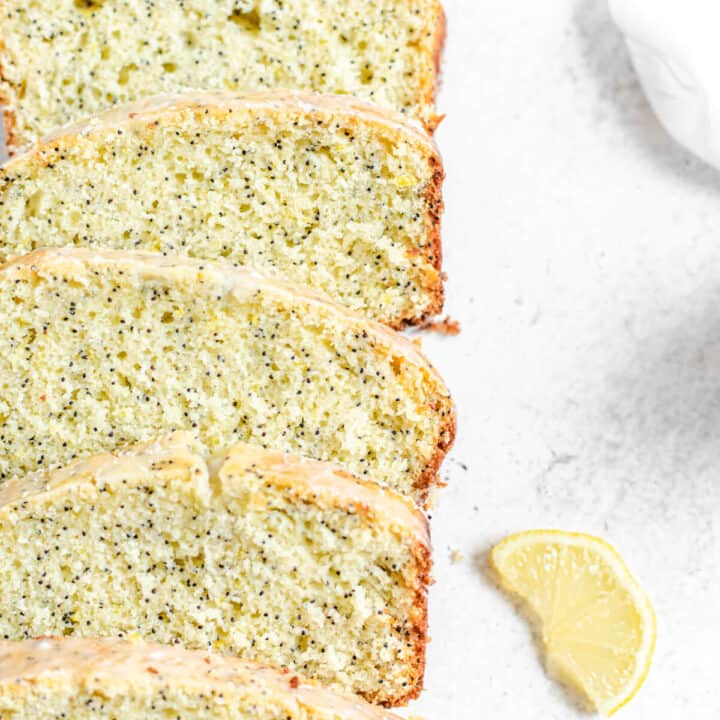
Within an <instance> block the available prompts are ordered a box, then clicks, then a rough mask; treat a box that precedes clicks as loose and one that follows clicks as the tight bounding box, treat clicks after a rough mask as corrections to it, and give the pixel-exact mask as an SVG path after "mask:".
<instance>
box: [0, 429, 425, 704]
mask: <svg viewBox="0 0 720 720" xmlns="http://www.w3.org/2000/svg"><path fill="white" fill-rule="evenodd" d="M429 563H430V560H429V540H428V535H427V523H426V520H425V518H424V517H423V516H422V514H421V513H420V511H419V510H417V509H416V508H415V507H414V506H413V504H412V503H411V501H409V500H407V499H405V498H402V497H401V496H399V495H397V494H395V493H392V492H391V491H389V490H385V489H383V488H381V487H380V486H378V485H374V484H370V483H365V484H362V483H361V482H359V481H356V480H354V479H353V478H352V476H350V475H348V474H347V473H343V472H341V471H339V470H337V469H335V468H333V467H328V466H327V465H325V464H322V463H317V462H307V461H303V460H302V459H299V458H293V457H289V456H285V455H282V454H279V453H271V452H268V451H263V450H262V449H260V448H255V447H251V446H243V445H240V446H235V447H233V448H230V449H229V450H226V451H224V452H223V453H222V454H219V455H217V456H215V457H211V458H210V459H207V457H206V454H205V451H204V449H203V448H202V446H200V445H198V444H196V443H193V441H192V440H191V439H189V438H188V436H187V434H186V433H176V434H174V435H172V436H170V437H169V438H164V439H161V440H159V441H156V442H152V443H148V444H146V445H143V446H140V447H138V448H135V449H131V450H129V451H126V452H125V453H124V454H122V453H116V454H115V455H114V456H113V455H106V456H99V457H96V458H92V459H89V460H87V461H79V462H78V463H76V464H75V465H74V466H71V467H69V468H65V469H63V470H61V471H59V472H55V473H38V474H35V475H33V476H32V477H28V478H25V479H18V480H13V481H9V482H8V483H6V484H5V486H3V487H2V488H0V586H2V588H3V592H2V593H1V594H0V638H2V639H6V640H21V639H30V638H33V637H37V636H46V635H53V636H85V637H136V636H138V637H141V638H144V639H147V640H152V641H156V642H160V643H167V644H174V643H181V644H182V645H183V646H185V647H188V648H194V649H212V650H214V651H217V652H219V653H223V654H228V655H233V656H240V657H245V658H248V659H253V660H261V661H265V662H270V663H273V664H277V665H280V666H283V667H288V668H290V669H292V670H294V671H297V672H300V673H302V674H303V675H307V676H309V677H312V678H315V679H317V680H320V681H322V682H324V683H327V684H329V685H331V686H338V687H341V688H343V689H345V690H349V691H352V692H355V693H358V694H361V695H363V696H365V697H366V698H368V699H370V700H372V701H375V702H379V703H382V704H389V705H393V704H398V703H403V702H405V701H406V700H407V699H408V698H410V697H414V696H415V695H416V694H417V692H418V691H419V689H420V687H421V685H422V675H423V670H424V652H425V651H424V645H425V628H426V592H427V583H428V579H429V578H428V572H429ZM195 701H197V700H195ZM73 717H75V716H73Z"/></svg>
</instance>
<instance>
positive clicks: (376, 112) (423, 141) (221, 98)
mask: <svg viewBox="0 0 720 720" xmlns="http://www.w3.org/2000/svg"><path fill="white" fill-rule="evenodd" d="M186 110H196V111H204V110H207V111H208V112H213V113H217V114H219V115H221V116H227V115H231V114H232V113H238V112H240V113H241V112H252V113H263V114H264V113H269V114H272V113H274V114H278V115H280V116H292V115H317V116H321V117H323V118H325V119H327V118H333V117H336V116H341V117H342V118H343V120H344V121H345V122H348V121H352V120H355V121H356V122H358V123H360V122H365V123H368V124H376V125H378V126H379V127H380V128H381V129H383V130H385V131H387V132H390V133H396V134H400V135H405V136H408V137H412V138H413V139H414V140H415V141H416V142H417V143H419V144H420V145H422V146H424V147H425V148H427V150H428V152H430V153H432V154H435V155H437V154H438V150H437V146H436V145H435V143H434V141H433V140H432V138H431V137H430V136H429V135H428V134H427V133H426V132H425V131H424V130H423V128H422V125H420V123H418V122H417V121H416V120H413V119H412V118H408V117H407V116H406V115H402V114H401V113H398V112H394V111H393V110H389V109H386V108H381V107H379V106H377V105H373V104H372V103H369V102H365V101H364V100H360V99H358V98H354V97H352V96H350V95H329V94H320V93H313V92H307V91H301V90H269V91H266V92H251V93H250V92H249V93H234V92H224V91H213V90H193V91H190V92H187V93H163V94H160V95H154V96H152V97H148V98H143V99H141V100H136V101H134V102H130V103H126V104H124V105H118V106H116V107H113V108H110V109H109V110H106V111H105V112H102V113H99V114H98V115H95V116H93V117H90V118H86V119H84V120H79V121H77V122H72V123H70V124H68V125H66V126H65V127H62V128H58V129H56V130H54V131H53V132H51V133H49V134H47V135H46V136H45V137H44V138H42V140H40V142H39V145H49V144H52V143H54V142H55V141H56V140H59V139H61V138H65V137H72V136H73V135H89V134H93V133H95V132H103V131H108V130H117V129H118V128H121V127H123V126H124V125H127V124H131V125H132V124H135V123H137V124H140V125H145V124H148V125H149V124H151V123H153V122H162V121H163V120H164V119H165V118H166V117H167V116H168V115H173V114H180V113H182V112H183V111H186Z"/></svg>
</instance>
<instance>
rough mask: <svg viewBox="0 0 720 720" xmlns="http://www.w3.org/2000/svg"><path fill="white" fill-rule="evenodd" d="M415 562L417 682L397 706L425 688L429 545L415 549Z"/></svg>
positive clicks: (403, 703) (414, 611)
mask: <svg viewBox="0 0 720 720" xmlns="http://www.w3.org/2000/svg"><path fill="white" fill-rule="evenodd" d="M414 555H415V560H416V562H417V566H418V569H419V572H418V580H417V584H416V586H415V603H414V604H413V616H412V622H413V638H412V642H413V646H414V648H415V652H414V663H413V665H414V669H415V677H416V681H415V683H414V684H413V685H412V687H410V688H409V689H408V692H407V694H406V695H404V696H401V697H399V698H398V699H397V701H396V705H407V704H408V703H409V702H410V701H411V700H415V699H417V698H418V697H420V693H422V691H423V688H424V680H425V664H426V659H427V643H428V607H427V588H428V586H429V585H431V584H432V577H431V574H430V573H431V571H432V555H431V551H430V547H429V546H428V545H423V544H418V545H417V546H416V549H415V553H414Z"/></svg>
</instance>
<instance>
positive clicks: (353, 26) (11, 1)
mask: <svg viewBox="0 0 720 720" xmlns="http://www.w3.org/2000/svg"><path fill="white" fill-rule="evenodd" d="M444 33H445V28H444V17H443V12H442V8H441V6H440V3H439V1H438V0H372V2H360V1H359V0H354V1H352V2H347V1H346V0H343V2H335V1H332V0H263V2H259V1H258V0H184V1H183V2H178V1H177V0H153V1H152V2H149V1H140V0H133V2H127V0H53V2H43V1H42V0H32V1H31V2H28V0H4V1H3V3H2V12H1V14H0V37H2V49H1V50H0V65H1V66H2V76H1V80H0V91H1V92H2V94H3V96H4V102H5V104H6V106H7V107H6V113H7V114H6V120H5V123H6V127H7V128H8V132H9V136H10V144H11V146H12V147H13V148H17V147H18V146H19V145H21V144H24V143H27V142H30V141H34V140H36V139H37V138H38V137H40V136H42V135H44V134H45V133H47V132H49V131H50V130H51V129H52V128H54V127H56V126H58V125H62V124H64V123H66V122H67V121H68V120H74V119H78V118H81V117H84V116H85V115H88V114H93V113H95V112H98V111H99V110H103V109H105V108H107V107H109V106H111V105H114V104H117V103H122V102H127V101H129V100H136V99H139V98H141V97H144V96H146V95H151V94H154V93H159V92H177V91H179V90H185V89H187V88H203V89H220V90H226V89H227V90H267V89H272V88H297V89H303V90H315V91H320V92H330V93H340V94H349V95H355V96H357V97H360V98H364V99H367V100H371V101H374V102H376V103H378V104H379V105H381V106H383V107H386V108H390V109H393V110H396V111H399V112H402V113H405V114H407V115H408V116H410V117H412V118H417V119H418V120H420V121H421V122H423V123H424V124H425V125H426V126H427V127H428V128H432V127H434V126H435V124H436V122H437V117H436V115H435V110H434V94H435V85H436V79H437V70H438V62H439V56H440V52H441V48H442V43H443V40H444Z"/></svg>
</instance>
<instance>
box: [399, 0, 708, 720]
mask: <svg viewBox="0 0 720 720" xmlns="http://www.w3.org/2000/svg"><path fill="white" fill-rule="evenodd" d="M445 2H446V7H447V12H448V22H449V37H448V45H447V50H446V54H445V72H444V88H443V91H442V95H441V98H440V108H441V110H442V111H443V112H446V113H447V114H448V117H447V120H446V121H445V123H444V124H443V125H442V127H441V129H440V130H439V131H438V134H437V139H438V142H439V144H440V146H441V149H442V151H443V154H444V157H445V160H446V167H447V173H448V178H447V184H446V199H447V213H446V217H445V254H446V270H447V272H448V274H449V284H448V294H449V297H448V303H447V310H448V311H449V312H450V314H451V315H452V316H453V317H456V318H458V319H459V320H460V321H461V323H462V326H463V332H462V334H461V335H460V336H459V337H457V338H437V337H429V338H428V339H426V340H425V341H424V347H425V349H426V350H427V352H428V354H429V355H430V356H431V358H432V359H433V360H434V362H435V363H436V364H437V366H438V367H439V368H440V370H441V371H442V372H443V374H444V375H445V376H446V377H447V379H448V382H449V383H450V386H451V388H452V389H453V391H454V393H455V396H456V400H457V405H458V410H459V436H458V441H457V445H456V447H455V449H454V450H453V451H452V453H451V455H450V459H449V461H448V462H447V463H446V465H445V468H444V474H445V475H446V477H447V480H448V482H449V487H448V488H447V489H446V490H445V491H444V492H443V493H442V495H441V496H440V499H439V505H438V507H437V509H436V511H435V512H434V520H433V522H434V525H433V532H434V542H435V551H436V562H437V567H436V572H435V575H436V578H437V581H438V582H437V584H436V585H435V586H434V587H433V588H432V594H431V605H432V612H431V633H432V638H433V639H432V643H431V648H430V662H429V667H428V675H427V689H426V692H425V694H424V695H423V698H422V700H421V701H420V702H419V703H417V704H416V705H415V706H413V707H412V708H411V712H414V713H417V714H422V715H426V716H427V718H428V719H429V720H481V719H484V718H488V719H490V718H492V719H493V720H504V719H505V718H507V719H508V720H510V719H511V720H525V719H528V720H540V719H541V718H542V720H555V719H556V718H557V719H559V718H569V719H572V718H575V717H586V716H584V715H582V714H581V713H579V712H578V711H576V710H575V709H574V708H573V706H572V704H570V703H569V702H568V701H567V700H566V699H565V696H564V694H563V692H562V691H561V690H559V689H557V688H556V687H555V685H554V684H553V683H552V682H551V681H549V680H547V679H546V677H545V675H544V674H543V671H542V669H541V665H540V662H539V660H538V656H537V653H536V651H535V649H534V646H533V644H532V642H531V640H530V636H529V632H528V630H527V627H526V625H525V623H524V622H523V621H522V620H521V619H520V618H518V617H517V616H516V614H515V612H514V611H513V609H512V607H511V606H510V604H508V603H507V602H506V600H505V599H504V597H503V596H501V595H500V594H499V593H498V591H497V590H496V589H495V588H494V587H493V586H492V584H491V583H490V582H489V581H488V580H487V579H486V578H485V575H484V571H483V568H484V566H485V555H486V553H487V550H488V549H489V547H490V546H491V545H492V544H493V543H494V542H496V541H497V540H499V539H500V538H502V537H503V536H504V535H506V534H507V533H510V532H514V531H518V530H523V529H528V528H536V527H558V528H563V529H572V530H580V531H587V532H593V533H596V534H599V535H602V536H603V537H605V538H606V539H608V540H610V541H611V542H612V543H614V544H615V545H616V547H617V548H618V549H619V550H620V552H621V553H622V555H623V556H624V558H625V560H626V561H627V563H628V565H629V566H630V568H631V570H632V571H633V572H634V573H635V574H636V575H637V576H638V578H639V579H640V580H641V582H642V583H643V585H644V586H645V587H646V589H647V591H648V592H649V594H650V595H651V598H652V600H653V602H654V605H655V609H656V611H657V615H658V624H659V637H658V645H657V650H656V654H655V660H654V663H653V667H652V670H651V673H650V676H649V678H648V681H647V683H646V684H645V686H644V688H643V689H642V690H641V692H640V693H639V695H638V696H637V698H636V699H635V700H634V701H633V702H632V703H631V704H630V705H629V706H628V707H627V708H625V709H623V710H621V711H620V712H619V714H618V717H619V718H622V719H623V720H633V719H635V720H639V719H641V718H642V719H645V718H647V719H650V718H652V719H653V720H665V719H666V718H667V719H668V720H675V719H678V720H679V719H680V718H683V719H686V718H687V719H690V720H705V718H708V719H710V718H717V717H718V716H720V677H719V674H720V673H719V668H720V173H717V172H715V171H712V170H710V169H709V168H707V167H705V166H703V165H702V164H701V163H700V162H699V161H696V160H694V159H693V158H691V157H690V156H689V155H688V154H686V153H685V152H684V151H683V150H681V149H679V148H677V147H676V146H675V145H673V143H672V141H671V140H669V139H668V138H667V136H666V135H665V133H664V132H663V131H662V130H661V129H660V128H659V127H658V125H657V123H656V121H655V120H654V118H653V116H652V114H651V112H650V110H649V108H648V106H647V104H646V102H645V100H644V98H643V96H642V93H641V91H640V89H639V87H638V85H637V82H636V80H635V77H634V74H633V71H632V69H631V67H630V65H629V61H628V59H627V53H626V51H625V49H624V47H623V45H622V43H621V41H620V37H619V34H618V33H617V31H616V30H615V29H614V27H613V26H612V25H611V23H610V20H609V17H608V13H607V11H606V9H605V6H604V3H603V0H543V1H542V2H532V1H531V0H445ZM460 463H465V464H467V466H468V469H467V471H465V470H464V469H463V468H462V467H461V465H460ZM451 548H454V549H458V550H460V551H462V552H463V553H464V555H465V556H466V560H465V561H464V562H462V563H460V564H458V565H451V563H450V562H449V549H451Z"/></svg>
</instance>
